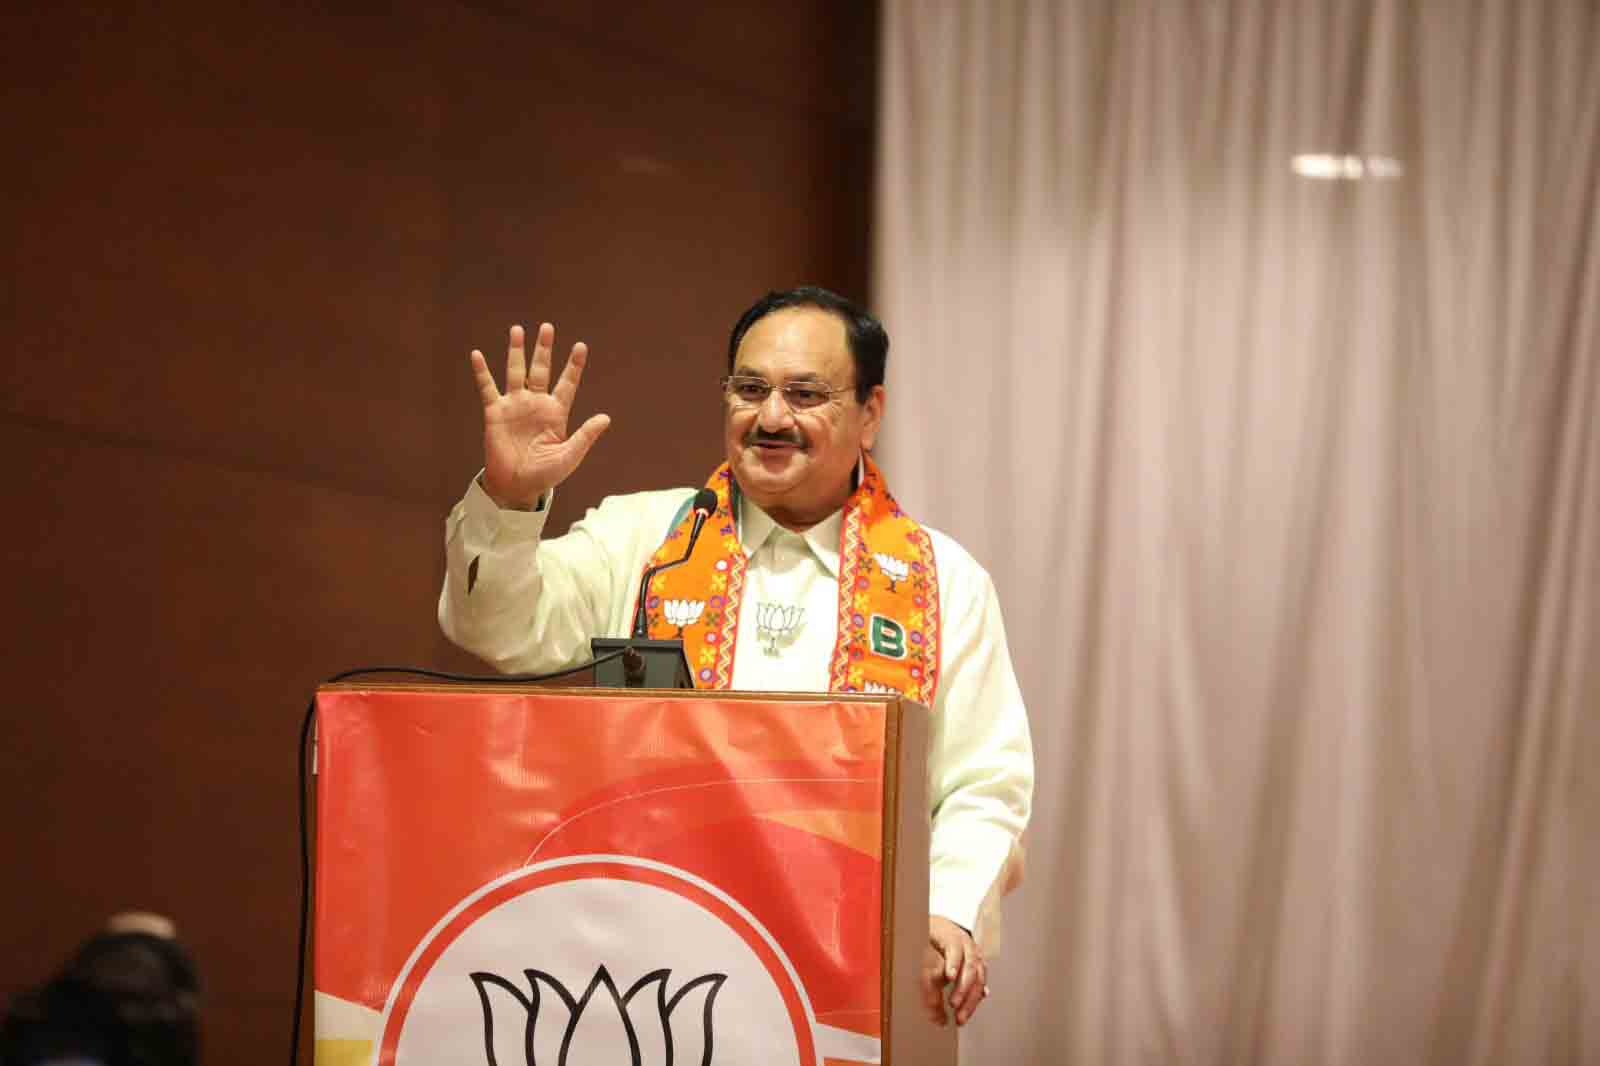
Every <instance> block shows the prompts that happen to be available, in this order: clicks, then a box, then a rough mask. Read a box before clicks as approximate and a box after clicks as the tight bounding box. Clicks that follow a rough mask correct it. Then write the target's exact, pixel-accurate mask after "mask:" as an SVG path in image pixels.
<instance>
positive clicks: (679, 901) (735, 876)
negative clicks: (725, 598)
mask: <svg viewBox="0 0 1600 1066" xmlns="http://www.w3.org/2000/svg"><path fill="white" fill-rule="evenodd" d="M925 750H926V712H925V711H924V710H923V709H922V708H920V707H919V706H917V705H916V704H912V703H907V702H902V701H900V700H899V699H897V698H894V697H881V696H870V697H862V696H835V695H821V694H818V695H806V696H796V695H767V694H749V693H718V694H716V695H714V696H709V697H708V696H706V695H703V694H700V693H695V692H661V691H627V690H604V689H591V690H558V689H548V688H545V689H540V688H531V687H521V686H518V687H510V686H492V687H465V686H459V687H458V686H449V687H446V686H430V685H407V686H399V685H396V686H380V685H369V686H357V685H329V686H326V687H324V688H322V689H320V690H319V691H318V694H317V745H316V754H315V760H316V762H315V765H316V771H317V830H316V882H315V920H314V926H313V945H314V988H315V995H314V1024H315V1037H316V1042H315V1047H316V1061H317V1064H318V1066H355V1064H375V1066H424V1064H426V1066H447V1064H463V1066H465V1064H471V1066H580V1064H584V1066H587V1064H600V1063H605V1064H617V1066H714V1064H722V1066H742V1064H751V1066H754V1064H758V1063H759V1064H761V1066H772V1064H782V1063H799V1064H804V1066H825V1064H830V1066H845V1064H857V1063H876V1062H891V1061H893V1060H894V1059H896V1058H897V1059H898V1060H899V1061H900V1062H902V1063H908V1064H909V1063H912V1062H916V1063H925V1062H926V1063H933V1062H951V1063H953V1062H954V1037H953V1035H950V1034H946V1033H944V1031H942V1030H938V1029H936V1028H935V1027H933V1026H932V1025H931V1024H929V1023H928V1022H927V1021H926V1018H925V1016H923V1013H922V1011H921V1010H920V1009H919V1008H917V1006H916V1003H917V996H916V987H917V966H918V963H919V961H920V957H921V952H922V947H923V945H924V944H925V943H926V938H927V820H928V808H927V803H926V798H925V795H926V794H925V787H926V785H925V781H924V776H925V774H924V771H923V766H924V765H925ZM914 1049H915V1054H914V1055H913V1050H914Z"/></svg>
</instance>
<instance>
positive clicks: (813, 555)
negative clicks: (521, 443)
mask: <svg viewBox="0 0 1600 1066" xmlns="http://www.w3.org/2000/svg"><path fill="white" fill-rule="evenodd" d="M694 491H695V490H694V489H671V490H667V491H663V492H642V493H636V494H633V495H629V496H612V497H607V498H606V499H605V500H603V501H602V502H601V504H600V506H599V507H597V508H593V509H591V510H590V511H589V513H588V514H587V515H585V516H584V517H583V518H582V519H580V520H579V521H577V522H575V523H574V524H573V526H572V529H571V530H570V531H569V532H568V533H567V534H566V535H565V536H561V537H556V538H554V539H550V540H546V539H544V538H543V532H544V524H545V517H546V515H548V513H549V511H548V507H546V509H544V510H541V511H537V512H528V511H509V510H506V511H503V510H501V509H500V508H499V507H497V506H496V505H495V503H494V501H493V500H491V499H490V498H489V496H488V495H487V494H486V493H485V492H484V491H483V489H482V487H481V486H479V485H478V483H477V482H476V481H474V482H473V483H472V484H471V486H469V488H468V489H467V494H466V496H465V497H464V498H463V499H462V500H461V502H460V503H458V504H457V505H456V506H455V508H454V509H453V510H452V511H451V512H450V517H449V518H448V519H447V520H446V524H445V548H446V560H447V569H446V574H445V583H444V588H443V590H442V591H441V592H440V594H439V625H440V626H441V628H443V630H444V632H445V635H446V636H448V637H449V638H450V639H451V640H453V641H454V642H455V643H457V644H459V645H460V646H461V647H462V648H464V649H466V650H467V651H469V652H472V653H473V654H474V655H477V656H479V657H481V658H483V659H484V660H486V661H487V662H489V663H491V664H493V665H494V666H495V667H496V668H497V669H499V670H502V671H505V672H508V673H513V672H514V673H540V672H544V671H550V670H557V669H560V668H562V667H565V666H572V665H576V664H578V663H581V662H583V661H584V660H586V659H588V658H589V640H590V639H591V638H592V637H596V636H612V637H623V636H627V635H628V633H629V631H630V629H631V623H632V618H633V610H634V599H635V596H636V589H635V586H636V585H637V583H638V580H639V576H640V574H641V573H642V572H643V570H644V568H645V566H646V565H647V564H648V563H649V560H650V557H651V556H652V555H654V554H655V551H656V549H657V548H659V547H660V546H661V542H662V541H663V540H664V539H665V538H666V535H667V533H668V532H670V526H671V523H672V522H673V519H674V518H675V517H677V516H678V515H680V513H681V511H682V508H683V506H684V504H685V502H686V501H687V500H689V499H690V498H691V497H692V496H693V495H694ZM546 504H547V505H548V500H547V501H546ZM740 518H741V520H740V523H739V536H740V540H741V542H742V543H743V544H744V547H745V551H746V552H747V553H749V555H750V567H749V570H748V575H749V585H748V586H747V588H746V590H745V594H744V602H743V606H742V608H741V610H740V612H739V636H738V643H737V644H736V645H735V647H736V648H737V649H738V651H737V657H736V659H735V661H734V667H733V687H734V688H736V689H748V690H756V691H767V692H781V691H790V692H825V691H827V689H828V669H829V664H830V660H831V658H832V655H833V648H834V641H835V638H836V636H837V627H838V615H837V605H838V574H839V529H840V522H841V516H840V515H839V514H835V515H834V516H833V517H831V518H829V519H828V520H827V521H825V522H822V523H821V524H819V525H817V526H814V527H813V528H811V529H809V530H807V531H806V532H805V533H803V534H798V533H793V532H791V531H789V530H786V529H783V528H782V527H781V526H778V525H777V524H776V523H774V522H773V520H772V519H771V518H770V517H769V516H768V515H767V514H766V513H765V512H763V511H762V510H761V509H760V508H759V507H756V506H755V505H754V504H752V503H750V502H749V501H748V500H746V501H744V502H743V505H742V514H741V516H740ZM924 528H925V529H926V528H927V527H924ZM928 535H929V537H930V539H931V540H932V542H933V553H934V561H935V565H936V566H937V568H938V573H939V604H940V611H941V613H942V614H943V616H944V625H943V632H942V640H941V647H940V665H939V688H938V693H937V696H936V698H935V701H934V706H933V708H932V711H933V717H932V733H931V736H930V746H929V757H928V783H929V790H930V796H931V799H932V803H933V846H932V854H931V856H930V880H931V886H930V898H929V910H930V912H931V913H933V914H937V915H942V916H944V917H946V918H949V919H950V920H952V921H954V922H956V923H957V924H959V925H962V926H964V927H966V928H967V929H971V930H974V931H975V932H978V934H979V938H980V943H982V942H983V941H984V940H986V939H989V938H988V936H987V935H985V930H987V929H989V928H990V927H991V924H992V919H993V915H992V914H989V913H985V914H984V915H983V919H984V920H983V921H982V922H981V923H980V920H979V918H980V911H986V910H987V909H988V908H986V907H985V906H984V904H985V900H986V899H992V898H993V894H992V892H991V889H992V888H993V886H994V884H995V881H996V879H997V878H998V877H999V875H1000V874H1001V872H1002V870H1003V869H1004V868H1005V865H1006V860H1007V857H1008V856H1009V855H1010V853H1011V848H1012V845H1013V843H1014V842H1015V841H1016V839H1017V837H1018V836H1019V835H1020V834H1021V832H1022V829H1023V827H1024V826H1025V825H1026V824H1027V821H1028V813H1029V809H1030V804H1031V800H1032V794H1033V748H1032V743H1031V741H1030V739H1029V735H1028V719H1027V713H1026V711H1025V709H1024V707H1023V703H1022V694H1021V692H1020V691H1019V690H1018V688H1017V680H1016V675H1015V674H1014V673H1013V671H1012V668H1011V656H1010V653H1009V652H1008V651H1007V650H1006V636H1005V627H1004V625H1003V623H1002V622H1001V618H1000V604H999V601H998V599H997V598H996V596H995V592H994V585H993V583H992V582H991V581H990V579H989V575H988V573H987V572H986V571H985V570H984V569H983V568H982V567H981V566H979V565H978V564H977V562H976V561H974V560H973V558H972V556H970V555H968V554H967V552H966V551H965V550H964V549H963V548H962V547H961V546H960V545H959V544H957V543H956V542H955V541H953V540H951V539H950V538H949V537H947V536H945V535H944V534H942V533H940V532H938V531H937V530H933V529H928ZM762 602H771V603H781V604H786V605H792V606H799V607H801V608H802V609H803V612H804V615H803V621H802V623H801V625H800V626H799V627H798V629H797V630H796V631H795V632H794V633H793V634H792V636H790V637H788V638H786V639H784V640H782V641H781V642H780V643H779V644H778V646H777V649H776V651H777V654H769V652H768V647H767V646H768V644H769V641H768V640H767V639H763V636H762V635H761V634H759V633H758V632H757V613H758V612H757V610H756V605H757V604H759V603H762ZM984 946H985V947H992V946H993V945H992V944H986V945H984Z"/></svg>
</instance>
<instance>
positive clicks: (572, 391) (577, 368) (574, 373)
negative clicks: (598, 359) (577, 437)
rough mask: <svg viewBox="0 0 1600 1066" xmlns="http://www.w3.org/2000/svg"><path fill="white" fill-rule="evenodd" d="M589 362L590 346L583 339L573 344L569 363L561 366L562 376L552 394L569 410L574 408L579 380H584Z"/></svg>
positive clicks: (568, 358)
mask: <svg viewBox="0 0 1600 1066" xmlns="http://www.w3.org/2000/svg"><path fill="white" fill-rule="evenodd" d="M588 362H589V346H588V345H587V344H585V343H583V342H582V341H579V342H578V343H577V344H574V345H573V346H572V354H571V355H569V356H567V365H566V366H564V367H562V368H561V377H560V379H559V380H557V381H556V387H555V388H554V389H553V390H551V392H550V395H552V396H554V397H555V398H556V402H557V403H559V404H561V406H562V407H565V408H566V409H567V410H569V411H570V410H571V409H572V402H573V400H575V399H577V396H578V382H580V381H582V380H583V368H584V366H585V365H587V363H588Z"/></svg>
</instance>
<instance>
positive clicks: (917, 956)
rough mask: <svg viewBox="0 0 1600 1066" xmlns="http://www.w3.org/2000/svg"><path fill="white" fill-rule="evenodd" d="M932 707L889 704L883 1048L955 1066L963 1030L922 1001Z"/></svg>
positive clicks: (908, 1060)
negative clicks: (934, 1016) (937, 1019)
mask: <svg viewBox="0 0 1600 1066" xmlns="http://www.w3.org/2000/svg"><path fill="white" fill-rule="evenodd" d="M930 729H931V724H930V715H929V711H928V708H926V707H924V706H923V705H922V704H920V703H917V702H915V701H913V700H908V699H899V700H895V701H893V702H892V703H891V704H890V707H889V713H888V715H887V720H886V723H885V735H884V768H883V771H884V772H883V813H884V817H883V881H884V885H883V917H882V922H883V949H882V959H883V968H882V977H883V988H882V990H881V996H882V1004H883V1006H882V1010H883V1025H882V1032H883V1037H882V1039H883V1046H882V1055H881V1062H882V1063H883V1064H884V1066H890V1064H892V1063H897V1062H898V1063H900V1064H902V1066H907V1064H910V1066H955V1063H956V1053H957V1048H956V1031H955V1027H954V1026H950V1027H948V1028H941V1027H939V1026H937V1025H935V1024H934V1023H933V1022H932V1021H931V1020H929V1018H928V1015H927V1010H926V1008H925V1007H924V1006H923V1004H922V960H923V956H924V952H925V951H926V948H927V945H928V855H929V851H930V848H931V845H932V837H933V823H932V815H931V813H930V811H929V807H928V740H929V732H930Z"/></svg>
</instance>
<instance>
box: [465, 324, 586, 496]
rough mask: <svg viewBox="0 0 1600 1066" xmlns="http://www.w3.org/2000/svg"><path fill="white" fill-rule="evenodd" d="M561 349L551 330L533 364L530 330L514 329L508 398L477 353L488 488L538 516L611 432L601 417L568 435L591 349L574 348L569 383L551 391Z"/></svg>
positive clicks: (564, 379)
mask: <svg viewBox="0 0 1600 1066" xmlns="http://www.w3.org/2000/svg"><path fill="white" fill-rule="evenodd" d="M555 341H556V329H555V327H554V326H552V325H551V324H550V323H548V322H545V323H543V324H542V325H540V326H539V335H538V338H537V339H536V340H535V341H534V345H533V358H532V359H525V358H524V355H523V345H524V342H525V338H524V335H523V330H522V327H521V326H512V327H511V339H510V344H509V346H508V347H507V350H506V391H505V392H504V393H501V392H500V390H499V389H497V388H495V384H494V375H493V374H491V373H489V364H488V363H487V362H486V361H485V360H484V358H483V353H482V352H480V351H478V350H477V349H476V348H474V349H473V351H472V356H471V362H472V375H473V378H474V379H475V380H476V381H477V383H478V396H479V398H480V399H482V400H483V488H484V491H486V492H487V493H488V494H489V497H490V498H491V499H493V500H494V502H495V503H496V504H498V505H500V506H501V507H514V508H518V509H521V510H532V509H533V507H534V506H535V505H536V504H537V503H538V501H539V498H540V497H541V496H543V495H544V494H545V493H546V492H548V491H550V490H551V489H553V488H555V487H556V486H557V485H559V484H561V483H562V482H563V481H565V480H566V479H567V478H568V476H570V475H571V473H572V472H573V471H574V470H576V469H577V468H578V464H579V463H581V462H583V457H584V456H585V455H588V454H589V449H590V448H592V447H594V442H595V441H597V440H599V439H600V434H602V433H604V432H605V431H606V427H607V426H609V425H611V417H610V416H609V415H594V416H592V417H591V418H590V419H589V420H588V421H587V422H585V423H584V424H583V425H581V426H579V427H578V428H577V430H576V431H575V432H574V433H573V434H572V435H571V436H568V435H567V418H568V417H569V416H570V415H571V413H572V401H573V399H574V397H576V396H577V394H578V382H579V381H580V380H581V379H582V378H583V367H584V364H585V363H586V362H587V361H588V358H589V348H588V346H587V345H585V344H584V343H583V342H582V341H579V342H578V343H577V344H574V345H573V346H572V354H570V355H568V356H567V365H566V366H565V367H563V368H562V370H561V378H560V380H559V381H557V382H556V384H555V387H554V388H551V387H550V352H551V349H552V348H554V347H555Z"/></svg>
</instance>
